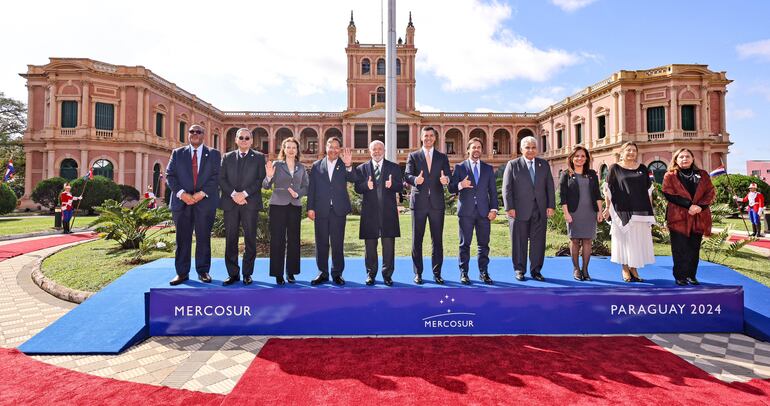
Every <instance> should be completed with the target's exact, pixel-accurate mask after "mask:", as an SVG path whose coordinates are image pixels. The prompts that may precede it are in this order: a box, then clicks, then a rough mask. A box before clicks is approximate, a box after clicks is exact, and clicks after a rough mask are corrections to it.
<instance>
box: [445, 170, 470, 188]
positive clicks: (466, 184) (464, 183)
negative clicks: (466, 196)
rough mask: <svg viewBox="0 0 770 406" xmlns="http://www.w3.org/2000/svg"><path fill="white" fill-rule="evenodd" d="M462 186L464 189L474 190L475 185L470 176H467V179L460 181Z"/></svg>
mask: <svg viewBox="0 0 770 406" xmlns="http://www.w3.org/2000/svg"><path fill="white" fill-rule="evenodd" d="M442 173H443V172H442ZM460 185H461V186H462V187H463V189H473V185H472V184H471V180H470V179H468V176H466V177H465V179H463V180H462V181H460Z"/></svg>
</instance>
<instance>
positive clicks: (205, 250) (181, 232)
mask: <svg viewBox="0 0 770 406" xmlns="http://www.w3.org/2000/svg"><path fill="white" fill-rule="evenodd" d="M199 204H200V203H199ZM171 213H172V216H173V219H174V224H175V225H176V255H175V259H174V265H175V267H176V273H177V275H179V276H182V277H185V276H187V275H189V274H190V254H191V252H190V251H192V234H193V231H195V271H196V272H198V273H199V274H202V273H207V272H208V271H209V268H211V227H212V226H213V225H214V215H215V211H213V210H203V208H202V207H196V206H195V205H193V206H185V207H183V208H182V209H181V210H177V211H173V212H171Z"/></svg>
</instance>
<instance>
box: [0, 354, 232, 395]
mask: <svg viewBox="0 0 770 406" xmlns="http://www.w3.org/2000/svg"><path fill="white" fill-rule="evenodd" d="M0 376H2V379H0V405H79V406H82V405H121V406H128V405H148V406H149V405H185V406H187V405H219V404H221V402H222V399H224V396H222V395H216V394H211V393H201V392H192V391H187V390H182V389H172V388H168V387H164V386H153V385H145V384H140V383H133V382H125V381H117V380H114V379H107V378H100V377H97V376H93V375H87V374H83V373H80V372H75V371H70V370H68V369H64V368H59V367H55V366H52V365H48V364H46V363H43V362H39V361H35V360H33V359H32V358H30V357H28V356H26V355H24V354H22V353H21V352H19V351H18V350H15V349H7V348H0Z"/></svg>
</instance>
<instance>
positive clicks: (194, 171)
mask: <svg viewBox="0 0 770 406" xmlns="http://www.w3.org/2000/svg"><path fill="white" fill-rule="evenodd" d="M192 174H193V189H195V185H196V184H197V183H198V153H197V152H196V150H195V149H193V150H192Z"/></svg>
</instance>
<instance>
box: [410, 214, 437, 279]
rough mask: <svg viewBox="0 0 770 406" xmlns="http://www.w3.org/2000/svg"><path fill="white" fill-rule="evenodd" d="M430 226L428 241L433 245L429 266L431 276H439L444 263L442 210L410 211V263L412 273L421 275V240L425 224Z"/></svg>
mask: <svg viewBox="0 0 770 406" xmlns="http://www.w3.org/2000/svg"><path fill="white" fill-rule="evenodd" d="M426 220H427V221H428V223H429V225H430V239H431V242H432V243H433V249H432V250H431V255H430V259H431V265H432V267H433V275H441V265H442V263H443V262H444V240H443V234H444V210H436V209H427V210H424V209H420V210H412V235H413V236H414V240H413V241H412V263H413V264H414V273H416V274H418V275H422V268H423V265H422V239H423V237H424V236H425V222H426Z"/></svg>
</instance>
